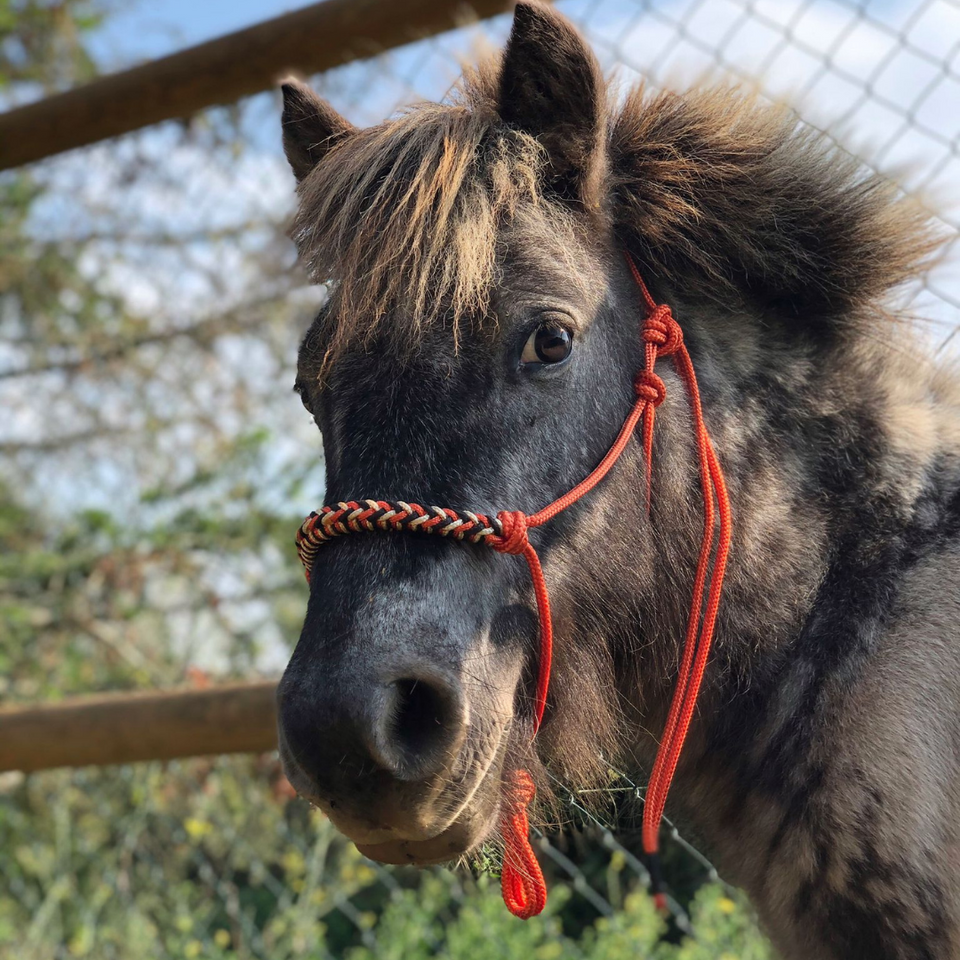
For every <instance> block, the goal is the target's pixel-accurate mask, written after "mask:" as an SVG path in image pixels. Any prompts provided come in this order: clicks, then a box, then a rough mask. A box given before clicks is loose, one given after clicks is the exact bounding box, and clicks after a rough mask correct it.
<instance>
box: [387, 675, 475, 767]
mask: <svg viewBox="0 0 960 960" xmlns="http://www.w3.org/2000/svg"><path fill="white" fill-rule="evenodd" d="M391 687H392V697H391V703H390V708H389V710H388V712H387V715H386V717H385V718H384V719H385V721H386V722H385V724H384V729H383V734H384V738H383V739H384V741H385V743H384V746H386V747H387V750H386V751H384V752H385V753H389V754H390V755H391V758H392V759H393V760H394V763H393V764H391V765H392V766H393V767H394V771H395V774H396V776H398V777H400V778H402V779H418V778H422V777H426V776H429V775H430V774H431V773H434V772H436V770H438V769H441V768H442V767H443V766H444V765H445V764H446V763H447V761H448V759H449V757H450V754H451V750H452V749H453V748H454V747H455V745H456V744H457V743H458V741H459V738H460V734H461V729H462V718H461V706H460V698H459V696H458V694H457V692H456V691H455V690H453V689H450V688H448V687H446V686H445V685H441V684H439V683H433V682H431V681H430V680H425V679H423V678H422V677H402V678H400V679H398V680H394V681H393V683H392V684H391Z"/></svg>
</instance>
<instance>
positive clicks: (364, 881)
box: [0, 757, 772, 960]
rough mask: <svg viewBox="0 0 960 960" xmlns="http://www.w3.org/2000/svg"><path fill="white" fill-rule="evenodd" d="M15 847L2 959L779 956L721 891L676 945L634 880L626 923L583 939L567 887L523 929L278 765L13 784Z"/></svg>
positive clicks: (600, 925)
mask: <svg viewBox="0 0 960 960" xmlns="http://www.w3.org/2000/svg"><path fill="white" fill-rule="evenodd" d="M0 849H3V850H4V853H5V856H4V858H3V861H2V864H0V889H2V890H3V891H4V895H3V896H0V958H3V960H8V958H9V960H14V958H16V960H48V958H54V957H57V958H60V957H62V958H72V957H93V958H97V960H158V958H163V957H170V958H177V960H179V958H184V957H200V958H218V960H219V958H224V960H225V958H235V957H236V958H239V957H256V958H264V960H295V958H296V960H314V958H316V960H328V958H330V957H336V958H338V960H339V958H341V957H344V958H346V960H427V958H432V957H436V956H443V957H447V958H449V960H502V958H504V957H525V958H530V960H566V958H568V957H582V958H584V960H634V958H644V960H733V958H736V960H772V954H771V953H770V952H769V949H768V948H767V947H766V945H765V943H764V941H763V940H762V938H761V937H760V936H759V934H758V933H757V932H756V930H755V928H754V926H753V924H752V921H751V920H750V914H749V910H748V908H747V907H746V905H745V903H743V902H742V901H741V900H739V899H736V900H734V899H731V898H730V896H729V895H728V894H727V893H726V892H725V891H724V890H723V889H722V888H721V887H719V886H715V885H714V886H706V887H703V888H702V889H701V890H700V891H699V892H698V894H697V896H696V897H695V899H694V901H693V904H692V920H693V924H694V927H695V929H696V931H697V939H695V940H690V939H685V940H683V941H682V942H681V943H679V944H674V943H670V942H667V941H665V940H664V939H662V935H663V933H664V930H665V923H664V920H663V918H662V917H661V916H660V915H659V914H658V913H657V912H656V910H655V909H654V907H653V905H652V902H651V900H650V898H649V897H648V896H647V895H646V893H645V892H644V891H643V890H642V889H640V888H638V887H637V886H636V885H635V883H634V884H631V883H630V882H629V879H628V878H624V885H625V888H626V894H625V896H624V897H623V899H622V902H621V903H620V904H619V905H618V909H616V911H615V912H614V914H613V915H612V916H611V917H601V918H599V919H596V920H595V921H594V922H592V923H591V924H589V925H588V926H587V927H586V929H585V930H583V931H582V932H579V933H577V934H576V935H571V934H569V933H568V932H566V924H565V918H566V917H567V915H568V914H569V913H570V910H571V908H572V907H574V906H578V904H577V903H576V901H577V900H579V899H580V898H579V895H578V894H577V893H576V891H575V890H574V888H573V887H571V886H570V885H568V884H566V883H564V882H563V881H562V880H561V879H560V878H559V877H556V876H554V877H551V879H550V897H549V901H548V907H547V910H546V912H545V914H544V915H543V916H541V917H536V918H534V919H532V920H529V921H526V922H523V921H519V920H517V919H516V918H514V917H512V916H511V915H510V914H509V913H508V912H507V910H506V909H505V907H504V905H503V903H502V901H501V899H500V893H499V887H498V884H497V883H496V882H495V881H494V880H492V879H491V878H489V877H481V878H480V879H479V880H473V879H472V878H471V877H470V876H469V874H466V873H463V872H450V871H446V870H431V871H424V872H417V871H414V870H399V871H398V870H388V869H386V868H383V867H379V866H377V865H376V864H372V863H370V862H369V861H366V860H364V859H363V858H362V857H360V856H359V854H357V852H356V850H355V849H354V848H353V847H352V846H351V845H350V844H348V843H346V842H345V841H344V840H343V839H342V838H340V837H339V835H338V834H337V833H336V832H335V831H334V830H333V828H332V827H331V826H330V824H329V823H328V822H327V821H326V820H325V819H324V818H323V817H322V816H321V815H320V814H319V813H318V812H317V811H315V810H311V809H310V808H308V807H307V805H306V804H305V803H303V802H301V801H299V800H291V799H289V797H288V795H287V794H286V793H285V791H284V790H283V789H282V780H281V779H280V778H279V772H278V770H277V766H276V761H275V760H274V759H272V758H269V757H263V758H248V757H234V758H220V759H218V760H215V761H207V760H195V761H188V762H182V763H169V764H142V765H138V766H135V767H126V768H120V769H116V770H79V771H59V772H51V773H46V774H42V775H34V776H30V777H27V778H14V779H13V780H10V779H9V778H8V779H7V780H6V781H5V782H3V785H2V786H0Z"/></svg>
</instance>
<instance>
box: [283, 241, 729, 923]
mask: <svg viewBox="0 0 960 960" xmlns="http://www.w3.org/2000/svg"><path fill="white" fill-rule="evenodd" d="M627 262H628V264H629V266H630V271H631V273H632V274H633V278H634V280H635V281H636V283H637V286H638V287H639V289H640V293H641V295H642V297H643V301H644V304H645V305H646V308H647V316H646V318H645V320H644V322H643V326H642V328H641V332H640V335H641V338H642V339H643V342H644V367H643V369H642V370H641V371H640V372H639V373H638V374H637V377H636V380H635V382H634V387H635V390H636V394H637V399H636V402H635V403H634V405H633V407H632V408H631V410H630V413H629V414H628V415H627V418H626V420H625V421H624V423H623V426H622V427H621V428H620V432H619V434H617V438H616V440H614V442H613V445H612V446H611V447H610V449H609V450H608V451H607V453H606V455H605V456H604V458H603V459H602V460H601V461H600V463H599V464H598V465H597V467H596V468H595V469H594V470H593V472H592V473H590V474H589V475H588V476H587V477H586V478H585V479H583V480H581V481H580V483H578V484H577V485H576V486H575V487H574V488H573V489H572V490H570V491H569V492H567V493H565V494H564V495H563V496H562V497H559V498H557V499H556V500H554V501H553V503H551V504H549V505H548V506H546V507H544V508H543V509H542V510H540V511H538V512H537V513H534V514H530V515H527V514H525V513H522V512H520V511H509V510H501V511H500V512H499V513H498V514H497V516H496V517H495V518H491V517H487V516H485V515H484V514H480V513H470V512H469V511H463V513H462V514H458V513H456V512H455V511H453V510H449V509H447V508H445V507H429V508H428V507H422V506H420V505H419V504H416V503H404V502H403V501H400V502H397V503H390V502H387V501H385V500H364V501H362V502H358V501H355V500H350V501H347V502H344V503H339V504H337V505H336V506H324V507H322V508H321V509H320V512H319V513H311V514H310V516H309V517H307V519H306V520H305V521H304V523H303V525H302V526H301V527H300V530H299V531H298V533H297V552H298V553H299V555H300V560H301V562H302V563H303V566H304V569H305V571H306V575H307V581H308V582H309V580H310V570H311V568H312V567H313V561H314V558H315V557H316V553H317V550H318V549H319V548H320V546H322V545H323V544H324V543H327V542H328V541H330V540H332V539H334V538H335V537H338V536H343V535H344V534H349V533H365V532H369V533H373V532H376V531H380V530H382V531H395V532H401V533H429V534H434V535H436V536H442V537H449V538H451V539H454V540H466V541H467V542H469V543H483V544H486V545H487V546H490V547H492V548H493V549H494V550H497V551H498V552H500V553H512V554H522V555H523V557H524V559H525V560H526V561H527V565H528V566H529V568H530V577H531V579H532V581H533V589H534V594H535V595H536V599H537V612H538V614H539V620H540V664H539V673H538V678H537V690H536V697H535V699H534V724H533V735H534V736H536V734H537V731H538V730H539V729H540V723H541V721H542V720H543V712H544V709H545V708H546V703H547V688H548V686H549V683H550V664H551V660H552V655H553V623H552V620H551V618H550V598H549V596H548V594H547V583H546V580H545V578H544V575H543V568H542V567H541V566H540V558H539V557H538V556H537V552H536V550H535V549H534V547H533V545H532V544H531V543H530V541H529V539H528V538H527V531H528V530H529V529H530V528H531V527H539V526H541V525H542V524H544V523H546V522H547V521H548V520H552V519H553V518H554V517H555V516H556V515H557V514H558V513H560V512H561V511H563V510H566V509H567V507H569V506H571V504H574V503H576V502H577V501H578V500H579V499H580V498H581V497H583V496H584V495H585V494H587V493H589V492H590V491H591V490H592V489H593V488H594V487H595V486H596V485H597V484H598V483H599V482H600V481H601V480H602V479H603V478H604V477H605V476H606V475H607V473H609V471H610V469H611V468H612V467H613V465H614V464H615V463H616V462H617V460H618V458H619V457H620V455H621V454H622V453H623V451H624V449H625V448H626V446H627V444H628V443H629V442H630V438H631V436H632V435H633V432H634V430H635V429H636V427H637V424H638V423H639V422H640V419H641V418H642V419H643V433H642V438H643V451H644V456H645V460H646V504H647V511H648V512H649V509H650V498H651V489H652V479H653V424H654V419H655V417H656V409H657V407H658V406H659V405H660V404H661V403H662V402H663V399H664V397H665V396H666V387H665V385H664V383H663V381H662V380H661V379H660V377H658V376H657V374H656V373H655V372H654V366H655V364H656V362H657V359H658V358H659V357H672V358H673V364H674V368H675V369H676V371H677V374H678V376H679V377H680V379H681V380H682V381H683V383H684V386H685V387H686V391H687V397H688V400H689V403H690V410H691V413H692V415H693V425H694V434H695V436H696V440H697V457H698V461H699V467H700V484H701V487H702V490H703V539H702V541H701V545H700V557H699V560H698V562H697V572H696V576H695V577H694V583H693V596H692V598H691V603H690V616H689V620H688V623H687V632H686V638H685V641H684V649H683V658H682V661H681V664H680V671H679V675H678V677H677V685H676V689H675V690H674V695H673V701H672V702H671V705H670V712H669V714H668V716H667V723H666V727H665V728H664V732H663V737H662V738H661V741H660V747H659V749H658V751H657V756H656V760H655V761H654V765H653V772H652V773H651V775H650V782H649V785H648V787H647V794H646V799H645V803H644V809H643V849H644V852H645V853H646V854H647V857H648V860H649V862H650V873H651V890H652V892H653V894H654V898H655V900H656V902H657V905H658V906H659V907H661V908H663V907H664V906H665V904H666V901H665V897H664V894H663V892H662V890H661V888H660V869H659V860H658V847H659V834H660V821H661V819H662V817H663V809H664V806H665V804H666V801H667V794H668V793H669V790H670V783H671V781H672V780H673V776H674V773H675V772H676V768H677V764H678V763H679V760H680V753H681V751H682V750H683V744H684V741H685V740H686V736H687V731H688V730H689V728H690V722H691V720H692V719H693V713H694V710H695V709H696V703H697V695H698V693H699V691H700V684H701V682H702V680H703V674H704V671H705V669H706V665H707V659H708V657H709V655H710V646H711V642H712V640H713V632H714V627H715V626H716V620H717V611H718V610H719V606H720V593H721V590H722V588H723V576H724V572H725V570H726V566H727V557H728V554H729V552H730V538H731V531H732V517H731V512H730V501H729V498H728V496H727V488H726V483H725V482H724V478H723V471H722V470H721V468H720V462H719V461H718V459H717V456H716V453H715V452H714V450H713V444H712V443H711V442H710V435H709V434H708V433H707V428H706V425H705V423H704V420H703V410H702V408H701V405H700V390H699V388H698V386H697V377H696V374H695V373H694V369H693V363H692V362H691V360H690V354H689V353H688V352H687V348H686V345H685V344H684V342H683V332H682V331H681V329H680V326H679V324H678V323H677V322H676V320H674V318H673V315H672V314H671V312H670V307H669V306H667V305H666V304H659V305H658V304H657V303H656V301H655V300H654V299H653V297H651V296H650V292H649V291H648V290H647V287H646V284H645V283H644V282H643V278H642V277H641V276H640V272H639V271H638V270H637V267H636V264H635V263H634V262H633V259H632V258H631V257H630V256H629V255H628V256H627ZM714 498H716V505H715V504H714ZM718 514H719V539H718V542H717V547H716V551H715V552H714V547H713V545H714V540H715V539H717V538H716V537H715V531H714V525H715V522H716V519H717V516H718ZM711 557H713V568H712V571H711V569H710V560H711ZM708 579H709V586H708ZM705 593H706V597H707V603H706V609H705V610H704V609H703V599H704V594H705ZM701 610H703V616H702V618H701ZM535 792H536V791H535V788H534V784H533V779H532V778H531V776H530V774H529V773H528V772H527V771H526V770H514V771H512V772H511V774H510V776H509V781H508V787H507V790H506V792H505V796H504V798H503V802H502V805H501V811H500V832H501V834H502V836H503V840H504V845H505V855H504V863H503V874H502V878H501V883H502V888H503V899H504V902H505V903H506V905H507V907H508V908H509V909H510V911H511V913H513V914H515V915H516V916H518V917H520V918H521V919H524V920H526V919H528V918H529V917H532V916H535V915H536V914H538V913H540V912H541V911H542V910H543V908H544V905H545V904H546V901H547V893H546V886H545V885H544V881H543V874H542V873H541V870H540V865H539V863H538V862H537V858H536V856H535V855H534V852H533V849H532V847H531V846H530V828H529V824H528V822H527V807H528V806H529V804H530V802H531V801H532V800H533V797H534V794H535Z"/></svg>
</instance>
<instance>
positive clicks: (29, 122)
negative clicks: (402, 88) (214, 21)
mask: <svg viewBox="0 0 960 960" xmlns="http://www.w3.org/2000/svg"><path fill="white" fill-rule="evenodd" d="M509 7H510V3H509V0H468V2H464V0H326V2H324V3H316V4H313V5H312V6H309V7H305V8H304V9H302V10H296V11H294V12H293V13H288V14H285V15H284V16H282V17H277V18H276V19H274V20H267V21H265V22H264V23H259V24H256V25H255V26H252V27H248V28H247V29H246V30H240V31H238V32H237V33H231V34H229V35H227V36H225V37H220V38H218V39H216V40H211V41H209V42H208V43H203V44H200V45H199V46H196V47H190V48H189V49H187V50H181V51H180V52H179V53H174V54H172V55H170V56H168V57H163V58H162V59H159V60H152V61H150V62H149V63H144V64H142V65H141V66H138V67H133V68H132V69H130V70H125V71H123V72H122V73H115V74H111V75H108V76H105V77H102V78H100V79H99V80H95V81H93V82H92V83H89V84H86V85H85V86H82V87H77V88H75V89H73V90H68V91H67V92H66V93H61V94H57V95H55V96H52V97H48V98H47V99H45V100H40V101H39V102H37V103H30V104H27V105H25V106H23V107H18V108H17V109H15V110H10V111H8V112H7V113H4V114H0V170H6V169H8V168H10V167H17V166H20V165H21V164H25V163H32V162H33V161H35V160H40V159H42V158H43V157H48V156H51V155H52V154H55V153H62V152H63V151H64V150H72V149H73V148H75V147H82V146H85V145H86V144H89V143H95V142H96V141H98V140H105V139H107V138H108V137H115V136H117V135H119V134H122V133H129V132H130V131H132V130H139V129H140V128H142V127H147V126H150V124H153V123H158V122H159V121H161V120H170V119H172V118H175V117H187V116H190V115H191V114H193V113H196V112H197V111H198V110H202V109H204V108H205V107H211V106H215V105H217V104H224V103H233V102H235V101H236V100H239V99H240V98H241V97H246V96H249V95H250V94H252V93H258V92H259V91H261V90H266V89H267V88H269V87H271V86H273V85H274V84H276V83H277V81H278V79H279V78H280V77H281V76H282V75H283V74H284V73H287V72H290V71H294V72H298V73H302V74H311V73H318V72H320V71H321V70H328V69H330V68H331V67H336V66H339V65H340V64H343V63H347V62H349V61H351V60H356V59H360V58H362V57H367V56H372V55H373V54H376V53H380V52H382V51H384V50H389V49H391V48H393V47H397V46H400V45H401V44H404V43H409V42H411V41H413V40H417V39H420V38H422V37H426V36H432V35H433V34H436V33H440V32H441V31H443V30H449V29H450V28H452V27H454V26H456V25H457V24H458V23H459V22H462V21H463V20H464V19H465V18H466V16H467V15H469V14H470V13H471V11H472V14H473V15H475V16H476V17H480V18H483V17H489V16H492V15H494V14H496V13H502V12H503V11H505V10H507V9H508V8H509Z"/></svg>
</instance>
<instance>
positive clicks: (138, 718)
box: [0, 680, 277, 772]
mask: <svg viewBox="0 0 960 960" xmlns="http://www.w3.org/2000/svg"><path fill="white" fill-rule="evenodd" d="M276 689H277V685H276V683H275V682H274V681H272V680H270V681H260V682H257V683H241V684H231V685H224V686H219V687H211V688H209V689H205V690H194V689H190V690H166V691H155V692H149V693H124V694H109V695H105V696H97V697H81V698H77V699H73V700H66V701H64V702H62V703H56V704H45V705H39V706H26V707H25V706H16V707H4V708H2V709H0V771H4V770H22V771H24V772H30V771H33V770H48V769H50V768H52V767H84V766H88V765H97V766H103V765H106V764H112V763H134V762H137V761H140V760H172V759H174V758H175V757H196V756H204V755H206V754H219V753H260V752H262V751H265V750H273V749H275V748H276V746H277V717H276V707H275V703H274V700H275V697H276Z"/></svg>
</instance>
